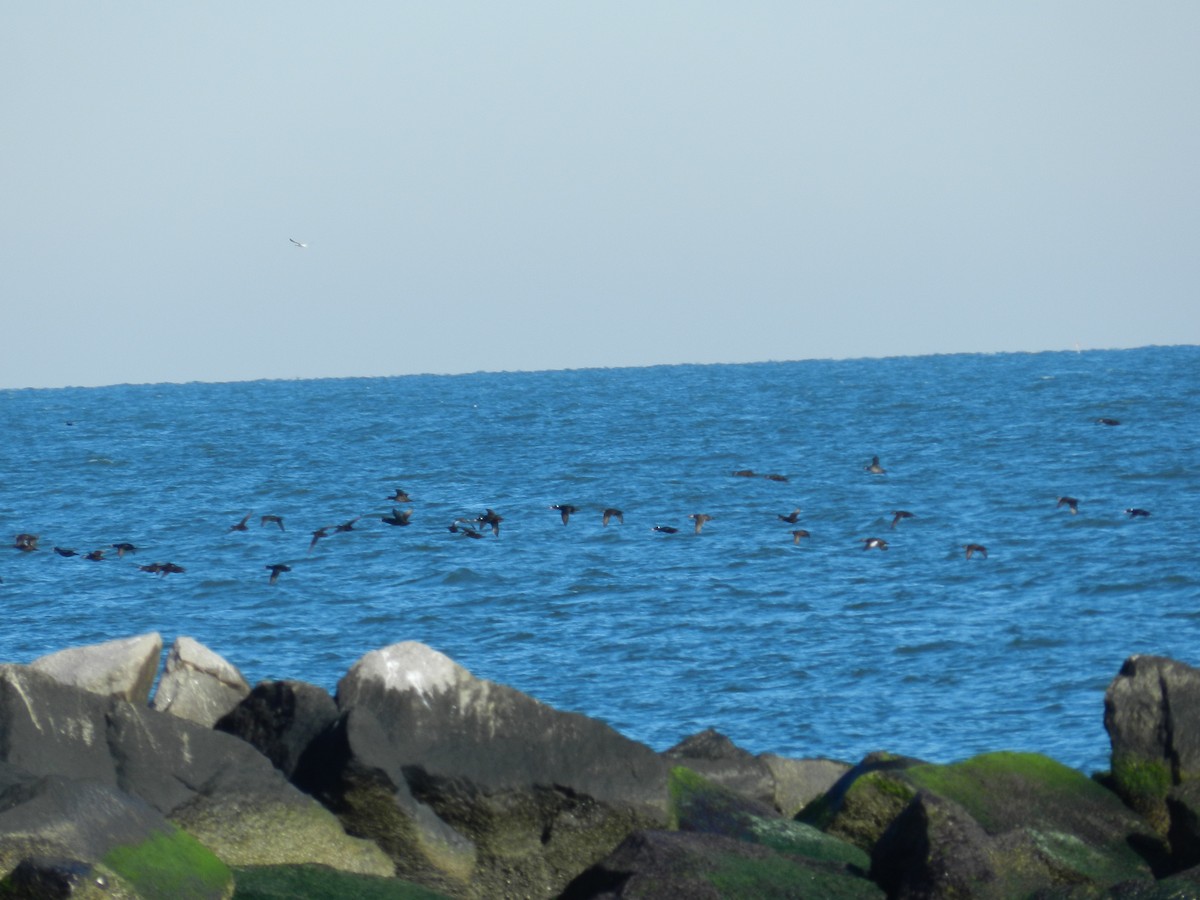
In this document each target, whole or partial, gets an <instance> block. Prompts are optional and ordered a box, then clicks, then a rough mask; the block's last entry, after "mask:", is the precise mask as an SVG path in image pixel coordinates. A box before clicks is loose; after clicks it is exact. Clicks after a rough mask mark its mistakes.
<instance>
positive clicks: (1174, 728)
mask: <svg viewBox="0 0 1200 900" xmlns="http://www.w3.org/2000/svg"><path fill="white" fill-rule="evenodd" d="M1104 727H1105V729H1106V730H1107V731H1108V736H1109V739H1110V741H1111V742H1112V782H1113V787H1114V790H1116V792H1117V793H1118V794H1119V795H1120V796H1121V798H1122V799H1123V800H1124V801H1125V802H1126V803H1127V804H1129V806H1130V807H1131V808H1132V809H1134V810H1136V811H1137V812H1139V813H1141V814H1142V815H1143V816H1145V817H1146V818H1147V819H1148V820H1149V821H1150V823H1151V824H1152V825H1153V826H1154V827H1155V829H1156V830H1157V831H1158V832H1159V833H1160V834H1163V835H1165V834H1166V833H1167V831H1168V829H1169V827H1170V822H1169V816H1168V813H1167V803H1166V797H1167V792H1168V791H1169V790H1170V788H1171V786H1172V785H1176V784H1181V783H1182V782H1184V781H1187V780H1189V779H1193V778H1198V777H1200V669H1194V668H1192V667H1191V666H1188V665H1184V664H1183V663H1180V662H1176V661H1175V660H1172V659H1167V658H1165V657H1161V656H1131V657H1129V658H1128V659H1127V660H1125V664H1124V665H1123V666H1121V671H1120V673H1119V674H1118V675H1117V677H1116V678H1115V679H1113V681H1112V683H1111V684H1110V685H1109V686H1108V690H1107V692H1106V693H1105V695H1104Z"/></svg>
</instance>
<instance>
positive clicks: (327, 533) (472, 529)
mask: <svg viewBox="0 0 1200 900" xmlns="http://www.w3.org/2000/svg"><path fill="white" fill-rule="evenodd" d="M1096 422H1097V423H1098V424H1101V425H1109V426H1112V425H1119V424H1121V423H1120V422H1119V421H1118V420H1117V419H1111V418H1100V419H1097V420H1096ZM863 470H864V471H866V472H867V473H869V474H871V475H886V474H887V470H886V469H885V468H883V466H882V465H881V464H880V462H879V457H878V456H873V457H871V462H870V463H868V464H867V465H865V466H863ZM731 474H732V475H733V477H735V478H757V477H759V475H758V473H757V472H755V471H753V470H752V469H738V470H737V471H734V472H733V473H731ZM762 477H763V478H766V479H769V480H771V481H787V480H788V478H787V476H786V475H777V474H770V475H763V476H762ZM384 499H385V500H387V501H390V502H392V503H412V502H414V501H413V499H412V498H411V497H410V496H409V495H408V493H407V492H406V491H404V490H403V489H402V488H397V489H396V490H395V492H394V493H393V494H392V495H391V496H389V497H385V498H384ZM548 508H549V509H552V510H555V511H557V512H558V514H559V517H560V518H561V519H562V523H563V525H566V524H568V523H569V522H570V520H571V516H573V515H575V514H576V513H579V512H581V510H580V508H579V507H577V506H572V505H571V504H569V503H555V504H552V505H551V506H549V507H548ZM1055 508H1056V509H1063V508H1065V509H1067V510H1068V511H1069V512H1070V513H1071V515H1076V514H1078V512H1079V500H1077V499H1076V498H1075V497H1065V496H1064V497H1058V498H1056V504H1055ZM800 512H801V510H800V508H796V509H793V510H792V511H791V512H789V513H777V514H776V515H777V518H779V519H780V520H781V521H783V522H785V523H787V524H789V525H796V524H798V523H799V521H800ZM412 514H413V510H412V509H407V510H400V509H396V508H395V507H393V508H392V511H391V512H390V513H389V514H388V515H385V516H380V517H379V518H380V521H381V522H383V523H385V524H387V525H392V526H396V527H401V528H403V527H405V526H408V525H410V524H412ZM1125 514H1126V515H1127V516H1129V517H1130V518H1131V519H1138V518H1147V517H1149V515H1150V512H1149V510H1145V509H1141V508H1138V507H1130V508H1128V509H1126V510H1125ZM253 515H254V514H253V513H248V514H246V515H245V516H243V517H242V518H241V520H240V521H238V522H235V523H233V524H232V525H230V526H229V528H228V529H227V532H243V531H249V530H250V524H249V523H250V520H251V519H252V518H253ZM363 518H364V516H356V517H355V518H353V519H350V520H349V521H346V522H343V523H341V524H340V525H324V526H322V527H320V528H318V529H316V530H315V531H313V532H311V540H310V541H309V544H308V552H309V553H312V552H313V550H314V549H315V548H316V546H317V544H318V543H319V542H320V541H322V540H324V539H326V538H329V537H331V536H332V535H335V534H341V533H344V532H348V531H353V530H354V525H355V523H356V522H358V521H360V520H361V519H363ZM688 518H689V519H691V520H692V523H693V525H692V528H693V532H694V533H695V534H699V533H700V532H701V531H702V530H703V528H704V525H705V523H707V522H710V521H712V519H713V517H712V516H710V515H708V514H707V513H692V514H691V515H689V516H688ZM913 518H916V515H915V514H914V513H911V512H909V511H908V510H905V509H897V510H893V511H892V524H891V527H892V528H893V529H894V528H895V527H896V526H897V525H899V524H900V523H901V522H903V521H904V520H905V519H913ZM614 520H615V521H616V522H618V523H620V524H624V522H625V514H624V513H623V512H622V511H621V510H619V509H616V508H615V507H605V508H604V509H603V510H602V511H601V518H600V521H601V524H602V525H603V526H604V527H606V528H607V527H608V525H609V523H610V522H612V521H614ZM503 521H504V517H503V516H501V515H500V514H499V513H497V512H496V511H495V510H493V509H490V508H489V509H487V510H485V511H484V512H483V513H481V514H480V515H477V516H465V517H460V518H456V519H455V520H454V521H452V522H451V523H450V525H449V531H450V532H451V533H453V534H457V535H460V536H462V537H464V538H474V539H480V538H482V537H484V532H485V531H487V530H490V531H491V532H492V535H493V536H494V537H499V536H500V523H501V522H503ZM258 524H259V527H263V526H266V525H273V526H275V527H277V528H279V530H280V531H286V530H287V529H286V528H285V527H284V523H283V517H282V516H277V515H270V514H268V515H262V516H259V519H258ZM651 530H652V531H655V532H658V533H660V534H676V533H678V531H679V529H678V528H675V527H673V526H670V525H655V526H653V528H652V529H651ZM790 535H791V538H792V543H794V544H799V543H800V542H801V541H802V540H803V539H804V538H808V537H811V536H812V535H811V534H810V533H809V532H808V531H807V530H805V529H803V528H795V529H792V530H791V532H790ZM858 540H859V543H861V544H862V545H863V546H862V549H863V550H887V549H888V542H887V541H886V540H884V539H883V538H879V537H866V538H859V539H858ZM38 541H39V536H38V535H36V534H30V533H28V532H22V533H20V534H18V535H16V537H15V538H14V540H13V547H14V548H16V549H17V550H19V551H21V552H24V553H31V552H34V551H36V550H38V549H39V547H38ZM961 546H962V549H963V550H964V551H965V555H966V558H967V559H971V558H972V557H974V556H979V557H981V558H983V559H987V555H988V550H987V547H985V546H984V545H983V544H963V545H961ZM110 549H111V550H115V551H116V553H117V556H118V558H120V557H123V556H125V554H127V553H130V554H132V553H136V552H137V547H136V546H134V545H133V544H131V543H129V542H128V541H121V542H118V543H115V544H110V545H109V546H108V547H105V548H101V549H96V550H91V551H88V552H87V553H84V554H80V553H79V552H78V551H76V550H75V549H73V548H70V547H57V546H56V547H54V552H55V553H57V554H58V555H59V556H63V557H74V556H82V558H83V559H85V560H89V561H91V562H100V561H102V560H104V559H105V558H106V556H107V553H108V551H109V550H110ZM138 568H139V569H140V570H141V571H143V572H149V573H151V574H154V575H158V576H160V577H161V576H166V575H173V574H179V573H182V572H186V571H187V570H186V569H185V568H184V567H183V566H180V565H178V564H176V563H173V562H153V563H148V564H147V565H142V566H138ZM264 568H265V569H266V570H267V571H268V572H270V576H269V579H268V580H269V583H271V584H275V583H276V582H277V581H278V580H279V576H280V575H281V574H283V573H284V572H290V571H291V566H289V565H287V564H286V563H269V564H267V565H266V566H264ZM2 581H3V579H0V582H2Z"/></svg>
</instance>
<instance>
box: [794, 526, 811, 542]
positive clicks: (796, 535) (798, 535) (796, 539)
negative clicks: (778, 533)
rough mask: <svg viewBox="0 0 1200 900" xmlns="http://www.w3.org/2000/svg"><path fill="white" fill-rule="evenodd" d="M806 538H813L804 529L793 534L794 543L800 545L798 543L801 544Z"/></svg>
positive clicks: (799, 529)
mask: <svg viewBox="0 0 1200 900" xmlns="http://www.w3.org/2000/svg"><path fill="white" fill-rule="evenodd" d="M806 537H812V535H811V534H809V533H808V532H807V531H805V530H804V529H803V528H797V529H796V530H795V531H793V532H792V543H793V544H798V543H800V539H801V538H806Z"/></svg>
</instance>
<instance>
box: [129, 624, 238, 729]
mask: <svg viewBox="0 0 1200 900" xmlns="http://www.w3.org/2000/svg"><path fill="white" fill-rule="evenodd" d="M249 693H250V685H249V684H247V683H246V679H245V678H243V677H242V673H241V672H239V671H238V670H237V669H236V668H235V667H234V666H233V665H231V664H230V663H229V662H228V661H226V660H225V658H224V657H222V656H220V655H218V654H216V653H214V652H213V651H212V650H210V649H208V648H207V647H205V646H204V645H203V644H201V643H199V642H198V641H196V640H195V639H194V638H190V637H177V638H176V639H175V643H174V644H172V645H171V650H170V652H168V653H167V660H166V662H165V663H164V665H163V674H162V677H161V678H159V680H158V689H157V690H156V691H155V692H154V702H153V704H152V707H153V708H154V709H157V710H158V711H159V712H167V713H170V714H171V715H173V716H179V717H180V718H182V719H187V720H188V721H190V722H196V723H198V724H200V725H203V726H205V727H206V728H211V727H212V726H213V724H214V723H216V721H217V720H218V719H220V718H221V717H222V716H224V715H225V714H226V713H228V712H229V711H230V710H232V709H233V708H234V707H235V706H237V705H238V703H240V702H241V701H242V699H243V698H244V697H245V696H246V695H247V694H249Z"/></svg>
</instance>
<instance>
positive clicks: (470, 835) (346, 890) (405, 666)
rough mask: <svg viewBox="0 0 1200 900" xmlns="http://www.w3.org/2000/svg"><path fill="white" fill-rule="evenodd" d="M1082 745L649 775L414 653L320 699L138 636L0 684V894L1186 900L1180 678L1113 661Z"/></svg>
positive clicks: (765, 758) (586, 722) (1193, 720)
mask: <svg viewBox="0 0 1200 900" xmlns="http://www.w3.org/2000/svg"><path fill="white" fill-rule="evenodd" d="M160 669H161V674H160V675H159V677H158V680H157V689H156V690H155V677H154V676H155V673H158V672H160ZM152 691H153V697H151V692H152ZM1105 725H1106V727H1107V729H1108V732H1109V735H1110V737H1111V740H1112V769H1111V771H1110V772H1106V773H1100V774H1097V775H1094V776H1091V777H1089V776H1087V775H1085V774H1083V773H1080V772H1077V771H1075V770H1073V769H1070V768H1068V767H1066V766H1063V765H1061V764H1059V763H1057V762H1055V761H1054V760H1052V759H1050V758H1048V757H1045V756H1040V755H1036V754H1028V753H1009V752H995V753H987V754H982V755H980V756H976V757H973V758H970V759H966V760H962V761H960V762H956V763H951V764H933V763H928V762H925V761H922V760H917V759H910V758H906V757H899V756H894V755H891V754H887V753H875V754H872V755H870V756H869V757H867V758H866V759H863V760H860V761H858V762H857V763H855V764H853V765H852V764H850V763H847V762H840V761H837V760H829V759H788V758H784V757H779V756H774V755H770V754H762V755H755V754H752V753H749V752H747V751H745V750H743V749H741V748H739V747H737V746H736V745H734V744H733V743H732V742H731V741H730V740H729V739H728V738H726V737H725V736H723V735H721V734H719V733H717V732H715V731H712V730H709V731H704V732H701V733H699V734H695V735H692V736H690V737H687V738H685V739H684V740H682V741H681V742H680V743H679V744H677V745H676V746H674V747H672V748H670V749H669V750H666V751H664V752H661V753H659V752H655V751H654V750H652V749H651V748H649V747H646V746H645V745H643V744H640V743H638V742H637V741H633V740H630V739H628V738H626V737H624V736H623V735H621V734H619V733H618V732H616V731H614V730H613V729H612V728H610V727H608V726H607V725H605V724H604V723H602V722H599V721H597V720H594V719H590V718H588V717H586V716H582V715H579V714H577V713H570V712H563V711H560V710H556V709H553V708H551V707H549V706H547V705H545V704H543V703H540V702H538V701H537V700H535V699H534V698H532V697H529V696H527V695H525V694H522V693H520V692H519V691H516V690H514V689H512V688H509V687H506V686H504V685H501V684H495V683H493V682H489V681H486V680H483V679H479V678H476V677H474V676H473V675H472V674H471V673H470V672H468V671H466V670H465V669H464V668H462V667H461V666H459V665H458V664H457V663H455V662H454V661H453V660H451V659H449V658H447V657H446V656H444V655H442V654H440V653H438V652H437V651H436V650H433V649H431V648H429V647H427V646H424V645H422V644H418V643H412V642H406V643H401V644H395V645H392V646H390V647H385V648H382V649H379V650H374V651H372V652H370V653H367V654H366V655H365V656H363V657H362V659H360V660H359V661H358V662H357V663H355V664H354V666H352V667H351V669H350V670H349V671H348V672H347V673H346V675H345V677H343V678H342V680H341V681H340V682H339V684H338V687H337V691H336V693H335V694H333V695H330V694H329V693H328V692H327V691H325V690H323V689H321V688H318V687H316V686H314V685H311V684H306V683H304V682H301V681H279V682H264V683H261V684H259V685H257V686H255V687H253V688H251V687H250V686H249V685H247V684H246V682H245V680H244V679H243V678H242V676H241V675H240V673H238V671H237V669H236V668H235V667H234V666H233V665H231V664H230V663H229V662H227V661H226V660H224V659H222V658H221V657H219V656H218V655H217V654H215V653H213V652H212V651H211V650H209V649H208V648H206V647H204V646H203V645H202V644H200V643H199V642H197V641H195V640H194V639H192V638H188V637H180V638H178V639H177V640H176V641H175V643H174V645H173V646H172V647H171V648H170V650H169V651H168V652H167V654H166V658H165V661H164V660H163V643H162V639H161V637H160V636H159V635H157V634H150V635H140V636H136V637H129V638H124V639H121V640H116V641H111V642H109V643H106V644H101V645H96V646H92V647H81V648H70V649H66V650H63V651H61V652H59V653H55V654H52V655H50V656H47V657H44V658H42V659H39V660H36V661H34V662H33V663H31V664H29V665H0V876H2V877H0V897H38V898H49V897H110V898H112V897H119V898H172V900H175V898H210V897H211V898H230V897H349V896H363V897H366V896H370V897H381V898H382V897H397V898H401V897H404V898H415V897H422V898H432V897H462V898H488V900H491V898H505V897H514V898H515V897H522V898H526V897H530V898H552V897H563V898H573V900H590V898H602V897H603V898H617V897H629V898H633V897H638V898H660V897H661V898H677V897H687V898H723V897H752V898H760V897H763V898H770V897H794V898H857V897H863V898H885V897H888V898H938V897H945V898H950V897H980V898H1010V897H1031V898H1033V897H1037V898H1042V897H1066V898H1098V897H1112V898H1130V900H1132V898H1139V900H1141V898H1164V900H1165V898H1168V897H1171V898H1187V897H1200V787H1197V785H1198V784H1200V780H1197V773H1198V772H1200V670H1196V669H1193V668H1191V667H1190V666H1187V665H1184V664H1183V663H1180V662H1176V661H1174V660H1169V659H1164V658H1160V657H1148V656H1142V657H1132V658H1130V659H1129V660H1127V661H1126V662H1125V664H1124V665H1123V666H1122V668H1121V669H1120V672H1119V673H1118V674H1117V676H1116V677H1115V678H1114V680H1113V682H1112V684H1111V686H1110V687H1109V690H1108V692H1107V695H1106V698H1105Z"/></svg>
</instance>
